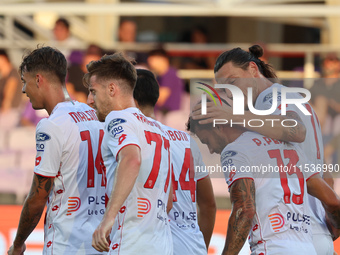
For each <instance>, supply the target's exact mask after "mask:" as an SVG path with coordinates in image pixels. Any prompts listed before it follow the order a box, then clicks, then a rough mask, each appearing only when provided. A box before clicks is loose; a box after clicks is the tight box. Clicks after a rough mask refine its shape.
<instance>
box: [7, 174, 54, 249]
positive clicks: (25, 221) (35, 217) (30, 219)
mask: <svg viewBox="0 0 340 255" xmlns="http://www.w3.org/2000/svg"><path fill="white" fill-rule="evenodd" d="M53 181H54V178H51V177H42V176H40V175H37V174H34V177H33V182H32V186H31V190H30V193H29V194H28V196H27V198H26V200H25V203H24V206H23V209H22V211H21V216H20V221H19V227H18V232H17V234H16V237H15V239H14V242H13V245H12V247H10V249H9V250H8V254H9V255H12V254H23V252H24V250H25V241H26V239H27V237H28V236H29V235H30V234H31V232H32V231H33V230H34V228H35V227H36V226H37V224H38V222H39V220H40V217H41V214H42V213H43V211H44V208H45V205H46V201H47V198H48V196H49V194H50V192H51V189H52V186H53Z"/></svg>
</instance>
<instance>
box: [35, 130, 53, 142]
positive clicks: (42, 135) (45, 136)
mask: <svg viewBox="0 0 340 255" xmlns="http://www.w3.org/2000/svg"><path fill="white" fill-rule="evenodd" d="M50 139H51V137H50V136H49V135H48V134H46V133H43V132H39V133H38V134H37V135H36V137H35V140H36V141H37V142H44V141H47V140H50Z"/></svg>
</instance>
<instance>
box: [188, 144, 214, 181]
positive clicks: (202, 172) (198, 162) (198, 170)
mask: <svg viewBox="0 0 340 255" xmlns="http://www.w3.org/2000/svg"><path fill="white" fill-rule="evenodd" d="M190 149H191V155H192V157H193V163H194V169H195V181H199V180H202V179H204V178H206V177H207V176H208V175H209V172H208V171H206V167H205V164H204V162H203V159H202V154H201V152H200V150H199V148H198V145H197V143H196V141H195V140H194V139H190Z"/></svg>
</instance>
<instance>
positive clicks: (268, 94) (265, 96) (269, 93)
mask: <svg viewBox="0 0 340 255" xmlns="http://www.w3.org/2000/svg"><path fill="white" fill-rule="evenodd" d="M282 88H285V86H283V85H281V84H279V83H274V84H273V85H272V86H270V87H268V88H266V89H265V90H264V91H262V92H261V93H260V94H259V95H258V97H257V99H256V103H257V104H267V103H269V104H272V103H273V95H274V91H276V93H277V99H278V101H280V100H281V90H282Z"/></svg>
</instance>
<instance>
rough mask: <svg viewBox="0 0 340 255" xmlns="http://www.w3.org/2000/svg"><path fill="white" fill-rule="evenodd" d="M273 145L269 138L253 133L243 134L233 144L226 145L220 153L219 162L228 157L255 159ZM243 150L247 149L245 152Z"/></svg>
mask: <svg viewBox="0 0 340 255" xmlns="http://www.w3.org/2000/svg"><path fill="white" fill-rule="evenodd" d="M271 142H272V143H274V141H273V140H271V139H270V138H267V137H264V136H263V135H260V134H258V133H255V132H250V131H247V132H244V133H242V134H241V135H240V136H239V137H238V138H237V139H236V140H235V141H234V142H232V143H230V144H228V145H227V146H226V147H225V148H224V149H223V151H222V153H221V161H223V160H224V159H226V158H230V157H242V158H243V159H245V158H247V159H250V160H251V158H254V159H256V158H257V157H258V156H259V155H260V154H261V153H262V152H261V151H262V150H264V149H266V148H267V147H268V144H271ZM245 148H247V149H246V150H245Z"/></svg>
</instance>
